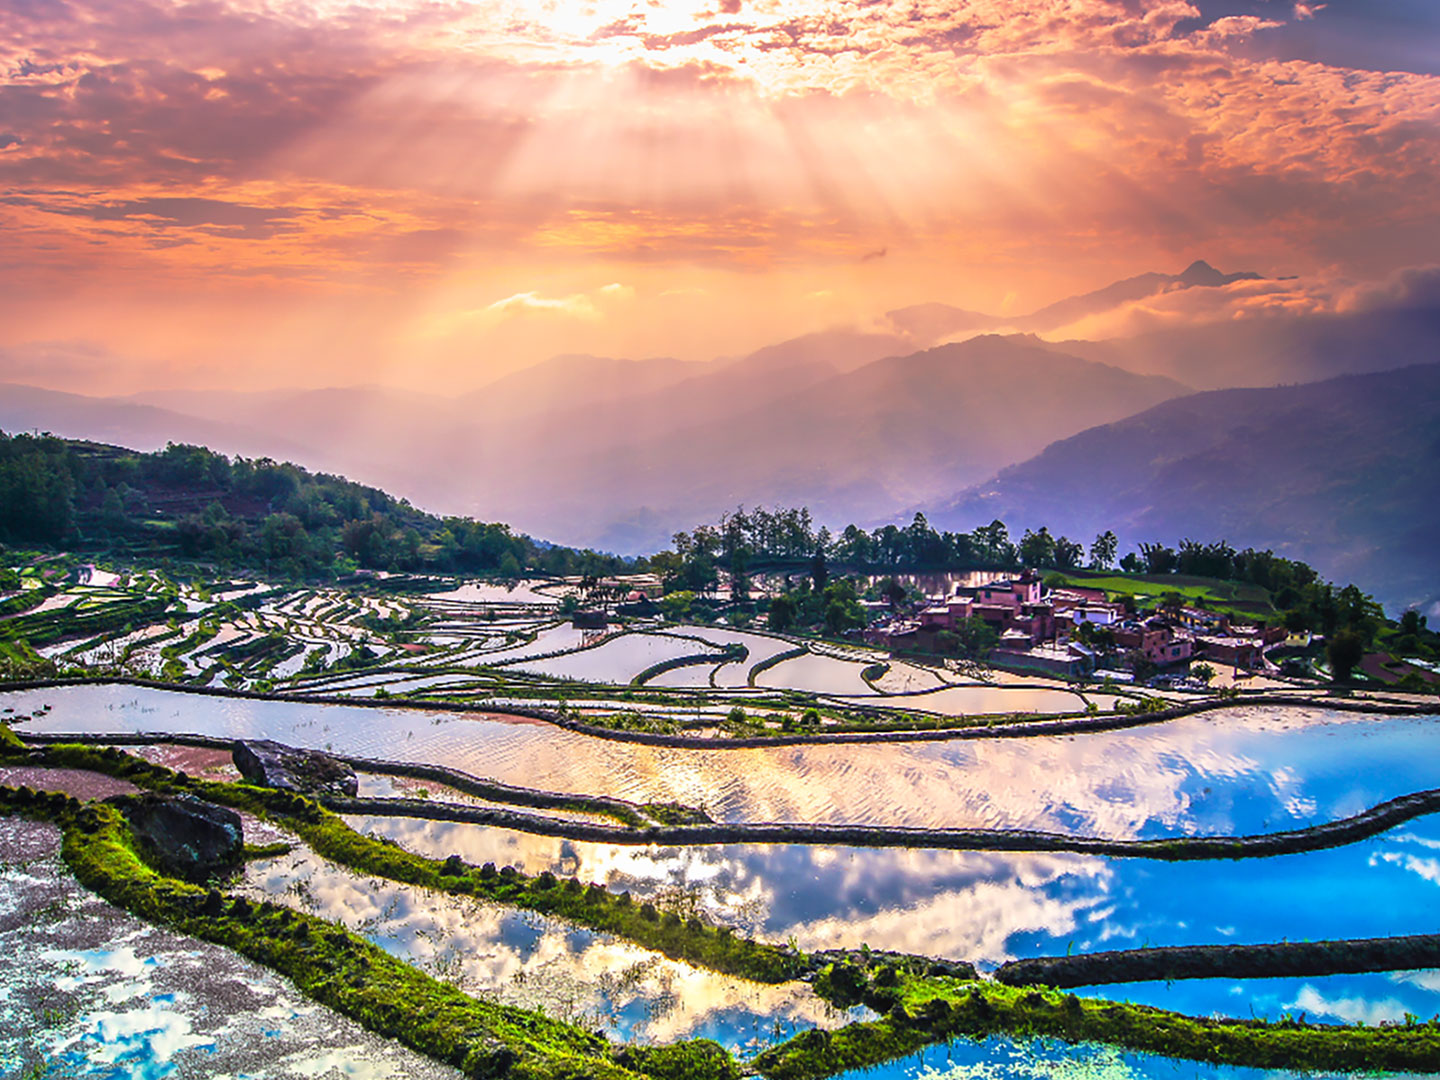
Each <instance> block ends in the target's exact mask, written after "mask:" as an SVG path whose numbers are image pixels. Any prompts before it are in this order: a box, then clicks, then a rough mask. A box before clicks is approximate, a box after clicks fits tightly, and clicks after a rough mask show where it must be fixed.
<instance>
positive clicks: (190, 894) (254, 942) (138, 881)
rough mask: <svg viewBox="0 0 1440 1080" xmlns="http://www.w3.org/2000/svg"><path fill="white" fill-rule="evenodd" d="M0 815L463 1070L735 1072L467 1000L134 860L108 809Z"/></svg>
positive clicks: (110, 889) (142, 907) (335, 939)
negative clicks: (45, 825) (33, 821)
mask: <svg viewBox="0 0 1440 1080" xmlns="http://www.w3.org/2000/svg"><path fill="white" fill-rule="evenodd" d="M0 811H4V812H8V813H21V814H25V815H27V816H32V817H37V818H42V819H46V820H50V821H54V822H56V823H58V824H59V825H60V826H61V827H62V829H63V830H64V842H63V847H62V853H63V856H64V859H65V862H66V863H67V864H68V865H69V867H70V868H71V870H72V871H73V872H74V873H75V876H76V877H77V878H79V880H80V882H81V883H82V884H84V885H85V886H87V887H88V888H91V889H93V890H94V891H95V892H97V893H99V894H100V895H101V896H103V897H104V898H105V899H107V900H109V901H111V902H112V903H114V904H116V905H118V906H120V907H123V908H125V909H126V910H128V911H130V912H132V913H134V914H136V915H138V916H140V917H142V918H145V919H148V920H150V921H152V922H158V923H162V924H165V925H169V926H172V927H174V928H175V929H177V930H179V931H181V932H183V933H186V934H190V935H193V936H195V937H198V938H202V939H204V940H206V941H212V942H215V943H217V944H220V945H225V946H227V947H229V948H232V949H234V950H235V951H237V952H239V953H241V954H242V955H244V956H247V957H249V958H250V959H252V960H255V961H258V962H259V963H261V964H264V965H265V966H267V967H270V968H273V969H275V970H276V971H278V972H280V973H281V974H282V975H284V976H286V977H287V978H289V979H290V980H291V981H292V982H294V983H295V985H296V986H297V987H299V989H300V990H301V991H303V992H304V993H305V994H307V995H308V996H310V997H312V998H314V999H315V1000H316V1001H319V1002H320V1003H321V1004H323V1005H326V1006H329V1007H330V1008H332V1009H335V1010H336V1011H337V1012H340V1013H343V1014H344V1015H346V1016H349V1017H351V1018H352V1019H354V1020H357V1021H359V1022H360V1023H361V1024H363V1025H364V1026H365V1027H367V1028H369V1029H371V1030H372V1031H376V1032H379V1033H380V1034H382V1035H385V1036H387V1037H389V1038H394V1039H397V1040H399V1041H400V1042H402V1043H404V1044H405V1045H407V1046H409V1047H411V1048H412V1049H415V1050H418V1051H420V1052H421V1053H424V1054H427V1055H428V1056H430V1057H432V1058H434V1059H436V1060H438V1061H442V1062H445V1063H447V1064H450V1065H453V1066H456V1067H457V1068H459V1069H460V1070H461V1071H462V1072H463V1073H465V1074H466V1075H467V1076H471V1077H476V1078H485V1077H507V1078H513V1080H581V1078H595V1080H637V1078H640V1077H651V1078H653V1080H682V1078H688V1077H696V1078H700V1080H731V1078H733V1077H737V1076H738V1075H739V1070H738V1068H737V1066H736V1064H735V1062H734V1059H733V1058H731V1057H730V1055H729V1054H728V1053H726V1052H725V1051H724V1050H723V1049H722V1048H721V1047H720V1046H718V1045H717V1044H715V1043H713V1042H709V1041H704V1040H700V1041H695V1042H688V1043H677V1044H674V1045H672V1046H668V1047H656V1048H650V1049H645V1050H641V1051H639V1052H630V1051H628V1050H627V1049H624V1048H621V1049H617V1048H616V1047H614V1046H612V1045H611V1044H610V1043H609V1042H608V1041H607V1040H606V1039H605V1038H604V1037H603V1036H601V1035H598V1034H596V1033H594V1032H591V1031H586V1030H584V1029H583V1028H580V1027H577V1026H575V1025H572V1024H566V1023H562V1022H560V1021H557V1020H552V1019H550V1018H549V1017H546V1016H544V1015H543V1014H541V1013H537V1012H531V1011H528V1010H524V1009H519V1008H515V1007H513V1006H506V1005H499V1004H496V1003H494V1002H488V1001H484V1000H481V999H477V998H473V997H470V996H469V995H466V994H464V993H462V992H461V991H459V990H457V989H455V988H454V987H451V986H449V985H447V984H445V983H441V982H439V981H437V980H435V979H433V978H431V977H430V976H429V975H426V974H425V973H423V972H421V971H420V970H419V969H417V968H415V967H413V966H412V965H410V964H407V963H405V962H404V961H403V960H399V959H396V958H395V957H393V956H391V955H390V954H389V953H387V952H385V951H384V950H383V949H381V948H379V947H378V946H376V945H372V944H370V942H368V941H366V940H365V939H364V938H363V937H360V936H359V935H357V934H353V933H351V932H349V931H348V930H346V929H344V928H343V927H341V926H338V925H336V924H334V923H329V922H326V921H325V920H322V919H318V918H315V917H313V916H310V915H306V914H303V913H300V912H297V911H294V910H293V909H291V908H288V907H285V906H283V905H277V904H272V903H270V902H268V901H267V902H262V903H259V904H252V903H250V902H249V901H248V900H246V899H245V898H244V897H231V896H228V895H227V894H225V893H223V892H221V891H219V890H218V889H209V890H207V889H205V888H203V887H200V886H197V885H191V884H188V883H185V882H182V881H178V880H176V879H174V878H171V877H167V876H165V875H163V874H160V873H159V872H157V871H156V870H154V869H153V868H152V867H150V866H149V865H148V864H147V863H146V862H145V861H144V859H143V858H142V857H141V855H140V853H139V852H138V850H137V848H136V845H135V843H134V838H133V835H132V834H131V832H130V829H129V827H128V825H127V824H126V822H125V819H124V817H123V816H122V814H121V813H120V811H119V810H117V809H116V808H115V807H113V806H108V805H105V804H101V803H87V804H84V805H81V804H80V803H79V802H77V801H76V800H74V799H72V798H69V797H67V796H64V795H57V794H45V793H35V792H31V791H30V790H29V789H28V788H19V789H16V788H9V787H0ZM622 1062H623V1063H622Z"/></svg>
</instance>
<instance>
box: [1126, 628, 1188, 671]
mask: <svg viewBox="0 0 1440 1080" xmlns="http://www.w3.org/2000/svg"><path fill="white" fill-rule="evenodd" d="M1115 644H1116V645H1117V646H1118V647H1119V648H1121V649H1126V650H1133V651H1135V652H1138V653H1140V654H1141V655H1142V656H1144V657H1145V659H1147V660H1149V661H1150V662H1151V663H1152V664H1156V665H1158V666H1160V667H1165V666H1167V665H1169V664H1179V663H1183V662H1184V661H1186V660H1189V659H1190V657H1191V656H1192V655H1193V654H1194V651H1195V639H1194V638H1192V637H1191V636H1190V635H1189V634H1188V633H1185V632H1183V631H1177V630H1176V628H1175V627H1174V626H1172V625H1171V624H1170V622H1169V621H1168V620H1165V619H1160V618H1152V619H1147V620H1146V621H1145V622H1143V623H1141V622H1129V623H1125V624H1123V625H1121V626H1117V627H1116V628H1115Z"/></svg>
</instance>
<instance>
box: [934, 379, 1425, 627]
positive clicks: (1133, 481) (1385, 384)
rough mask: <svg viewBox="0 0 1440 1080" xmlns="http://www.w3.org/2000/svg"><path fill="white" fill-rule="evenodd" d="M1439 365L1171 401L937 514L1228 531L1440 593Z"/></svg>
mask: <svg viewBox="0 0 1440 1080" xmlns="http://www.w3.org/2000/svg"><path fill="white" fill-rule="evenodd" d="M1437 461H1440V364H1423V365H1418V366H1414V367H1407V368H1401V369H1398V370H1394V371H1386V372H1381V373H1379V374H1371V375H1353V376H1344V377H1341V378H1337V379H1330V380H1327V381H1324V382H1319V383H1309V384H1305V385H1300V386H1283V387H1273V388H1267V389H1255V390H1220V391H1212V392H1208V393H1201V394H1194V395H1191V396H1188V397H1183V398H1177V399H1175V400H1173V401H1167V402H1165V403H1163V404H1161V405H1158V406H1156V407H1155V408H1152V409H1148V410H1146V411H1145V412H1142V413H1140V414H1138V415H1136V416H1131V417H1128V418H1126V419H1124V420H1120V421H1118V422H1115V423H1110V424H1105V425H1101V426H1099V427H1094V428H1091V429H1090V430H1088V431H1084V432H1081V433H1080V434H1078V435H1075V436H1073V437H1071V438H1068V439H1063V440H1061V441H1059V442H1056V443H1054V444H1053V445H1051V446H1049V447H1047V448H1046V449H1045V450H1044V452H1043V453H1041V454H1039V455H1038V456H1036V457H1034V458H1032V459H1031V460H1029V461H1026V462H1023V463H1021V464H1019V465H1015V466H1012V467H1011V468H1008V469H1005V470H1004V471H1002V472H1001V473H1000V474H999V475H998V476H997V477H996V478H994V479H993V480H991V481H989V482H987V483H984V484H980V485H977V486H975V487H972V488H970V489H968V490H967V491H965V492H963V493H961V494H960V495H959V496H957V497H955V498H953V499H950V500H947V501H945V502H941V503H938V504H935V505H934V508H933V509H931V510H930V517H931V520H932V521H933V522H934V523H935V524H936V525H937V526H943V527H946V528H970V527H971V526H973V525H974V524H975V523H976V522H978V521H982V520H983V521H989V520H991V519H992V518H994V517H1000V518H1003V519H1004V520H1005V521H1006V522H1008V523H1009V524H1010V526H1011V528H1012V529H1014V528H1017V527H1025V526H1035V525H1039V524H1042V523H1043V524H1047V525H1049V527H1050V528H1051V529H1052V530H1059V531H1061V532H1064V533H1067V534H1068V535H1070V536H1076V537H1080V538H1082V539H1085V540H1087V541H1088V540H1089V539H1090V538H1091V537H1093V536H1094V535H1095V534H1096V533H1097V532H1100V531H1102V530H1104V529H1107V528H1112V529H1114V530H1115V531H1116V532H1117V533H1119V534H1120V535H1121V536H1122V538H1123V539H1128V540H1131V541H1138V540H1152V539H1159V540H1164V541H1165V542H1168V543H1173V542H1175V541H1176V540H1178V539H1179V538H1181V537H1184V536H1187V535H1188V536H1194V537H1197V538H1198V537H1224V538H1226V539H1228V540H1230V541H1231V542H1232V543H1234V544H1237V545H1254V546H1256V547H1262V548H1264V547H1269V548H1273V549H1274V550H1276V551H1277V552H1279V553H1281V554H1284V555H1287V556H1289V557H1291V558H1298V559H1302V560H1304V561H1306V562H1309V563H1311V564H1312V565H1314V566H1316V567H1317V568H1319V569H1320V570H1321V572H1322V573H1324V574H1326V575H1327V576H1329V577H1332V578H1335V579H1336V580H1344V581H1364V582H1366V583H1367V584H1368V585H1369V586H1370V587H1373V588H1374V589H1375V590H1376V595H1377V596H1378V597H1379V598H1380V599H1382V600H1384V601H1386V602H1387V603H1388V604H1390V605H1397V604H1400V605H1408V604H1413V603H1422V602H1423V603H1434V602H1435V600H1436V599H1437V597H1440V549H1437V547H1436V544H1435V539H1436V536H1437V531H1440V470H1437V469H1436V468H1435V463H1436V462H1437Z"/></svg>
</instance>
